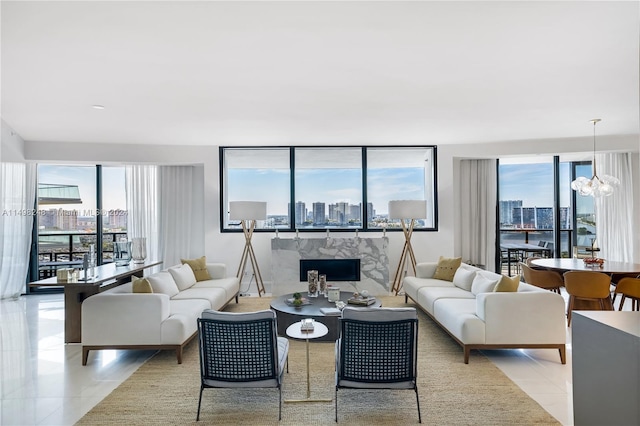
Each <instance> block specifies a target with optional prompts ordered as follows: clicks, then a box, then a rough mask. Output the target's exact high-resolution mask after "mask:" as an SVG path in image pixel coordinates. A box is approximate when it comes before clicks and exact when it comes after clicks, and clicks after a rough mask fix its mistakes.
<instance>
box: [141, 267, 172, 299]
mask: <svg viewBox="0 0 640 426" xmlns="http://www.w3.org/2000/svg"><path fill="white" fill-rule="evenodd" d="M147 279H148V280H149V283H150V284H151V288H152V289H153V292H154V293H162V294H166V295H167V296H169V297H173V296H175V295H176V294H178V292H179V291H180V290H178V286H177V285H176V282H175V281H174V280H173V277H172V276H171V274H170V273H168V272H167V271H161V272H156V273H155V274H152V275H149V276H148V277H147Z"/></svg>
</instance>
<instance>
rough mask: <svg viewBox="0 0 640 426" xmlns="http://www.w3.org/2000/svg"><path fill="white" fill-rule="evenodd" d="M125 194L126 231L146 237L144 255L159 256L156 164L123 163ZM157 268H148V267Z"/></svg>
mask: <svg viewBox="0 0 640 426" xmlns="http://www.w3.org/2000/svg"><path fill="white" fill-rule="evenodd" d="M125 191H126V197H127V234H128V237H129V239H131V238H146V239H147V259H148V260H162V258H160V257H159V256H160V251H159V245H160V243H159V238H160V235H159V232H158V226H159V225H158V222H159V214H160V209H159V205H158V167H157V166H153V165H127V166H125ZM156 269H160V268H159V267H156V268H152V271H155V270H156Z"/></svg>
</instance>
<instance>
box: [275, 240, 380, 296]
mask: <svg viewBox="0 0 640 426" xmlns="http://www.w3.org/2000/svg"><path fill="white" fill-rule="evenodd" d="M387 245H388V239H387V238H385V237H382V238H370V237H366V238H365V237H355V238H353V237H345V238H342V237H335V236H334V237H331V238H297V237H296V238H272V239H271V277H272V280H273V285H272V288H271V293H272V294H273V295H274V296H282V295H284V294H290V293H294V292H297V291H300V292H304V291H307V288H308V286H307V271H309V270H311V269H315V270H317V271H319V273H320V274H325V275H327V281H329V282H330V283H332V284H333V285H336V286H338V287H340V291H346V292H355V291H362V290H367V291H368V292H369V294H372V295H385V294H388V293H389V256H388V254H387Z"/></svg>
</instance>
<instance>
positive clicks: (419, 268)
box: [416, 262, 438, 278]
mask: <svg viewBox="0 0 640 426" xmlns="http://www.w3.org/2000/svg"><path fill="white" fill-rule="evenodd" d="M437 266H438V263H437V262H421V263H417V264H416V278H433V274H435V273H436V267H437Z"/></svg>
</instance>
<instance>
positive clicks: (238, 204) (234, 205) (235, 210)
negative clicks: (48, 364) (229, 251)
mask: <svg viewBox="0 0 640 426" xmlns="http://www.w3.org/2000/svg"><path fill="white" fill-rule="evenodd" d="M266 218H267V203H266V202H264V201H230V202H229V219H230V220H239V221H240V222H241V223H242V232H243V233H244V250H243V251H242V258H241V259H240V265H238V272H237V273H236V277H238V278H239V279H240V281H242V277H243V276H244V270H245V268H246V267H247V261H250V262H251V268H252V269H253V276H254V277H255V278H256V286H257V287H258V296H260V297H262V294H263V293H265V289H264V282H263V281H262V274H260V268H259V267H258V261H257V260H256V254H255V252H254V251H253V246H252V245H251V237H252V236H253V231H254V229H256V220H264V219H266ZM247 222H248V223H249V224H248V226H247Z"/></svg>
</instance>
